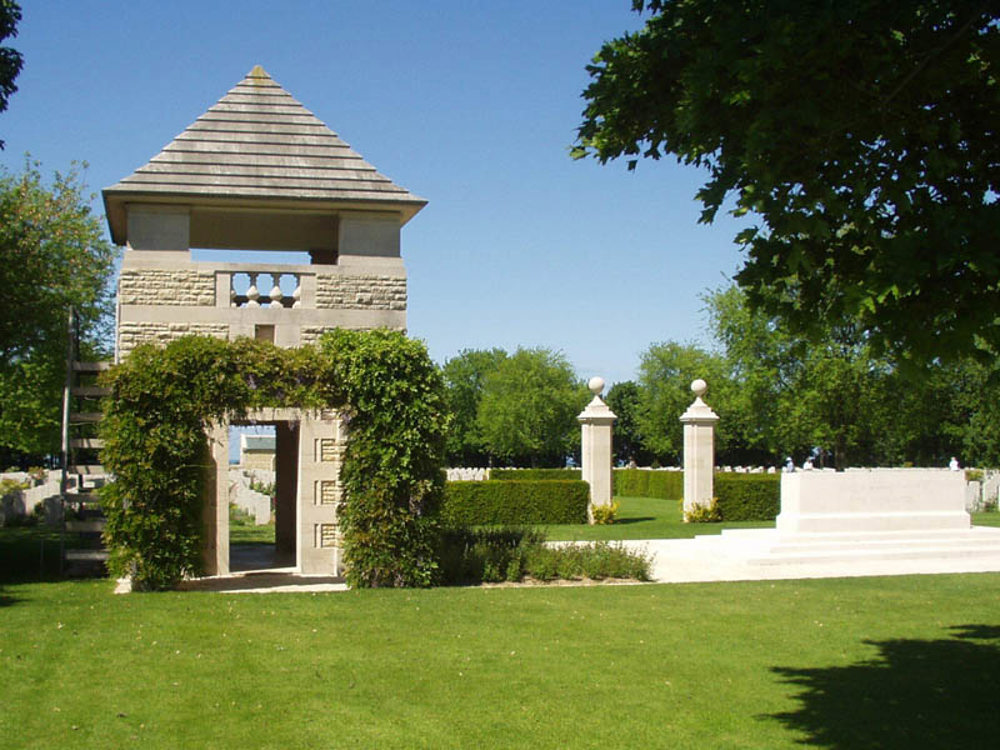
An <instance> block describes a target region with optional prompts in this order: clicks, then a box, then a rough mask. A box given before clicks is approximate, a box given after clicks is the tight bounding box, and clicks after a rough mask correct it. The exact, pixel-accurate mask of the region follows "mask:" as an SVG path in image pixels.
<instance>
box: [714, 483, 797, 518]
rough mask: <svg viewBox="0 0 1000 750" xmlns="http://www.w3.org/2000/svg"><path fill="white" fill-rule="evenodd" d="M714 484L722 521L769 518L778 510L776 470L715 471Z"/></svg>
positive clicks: (779, 493)
mask: <svg viewBox="0 0 1000 750" xmlns="http://www.w3.org/2000/svg"><path fill="white" fill-rule="evenodd" d="M714 485H715V497H716V507H717V508H718V510H719V512H720V513H721V514H722V520H723V521H773V520H774V519H775V517H776V516H777V515H778V512H779V511H780V510H781V475H780V474H733V473H730V472H726V473H724V474H720V473H716V475H715V480H714Z"/></svg>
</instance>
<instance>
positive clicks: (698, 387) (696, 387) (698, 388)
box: [691, 378, 708, 398]
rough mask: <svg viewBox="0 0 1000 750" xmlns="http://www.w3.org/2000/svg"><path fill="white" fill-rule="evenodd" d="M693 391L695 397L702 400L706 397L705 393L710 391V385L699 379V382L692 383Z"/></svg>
mask: <svg viewBox="0 0 1000 750" xmlns="http://www.w3.org/2000/svg"><path fill="white" fill-rule="evenodd" d="M691 390H692V391H693V392H694V395H695V396H697V397H698V398H701V397H702V396H704V395H705V392H706V391H707V390H708V383H706V382H705V381H704V380H702V379H701V378H698V379H697V380H695V381H693V382H692V383H691Z"/></svg>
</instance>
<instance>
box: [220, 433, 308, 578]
mask: <svg viewBox="0 0 1000 750" xmlns="http://www.w3.org/2000/svg"><path fill="white" fill-rule="evenodd" d="M298 429H299V426H298V422H294V421H274V422H248V423H236V424H232V425H230V428H229V569H230V571H232V572H234V573H235V572H244V573H245V572H248V571H265V570H267V571H273V570H282V569H287V568H292V567H294V566H295V560H296V533H295V527H296V498H297V495H298V472H297V467H298V453H299V449H298Z"/></svg>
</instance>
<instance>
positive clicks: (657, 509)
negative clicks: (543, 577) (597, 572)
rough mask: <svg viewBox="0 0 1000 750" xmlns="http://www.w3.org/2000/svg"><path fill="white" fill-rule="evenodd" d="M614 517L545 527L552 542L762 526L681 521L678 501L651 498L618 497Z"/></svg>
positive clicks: (672, 536)
mask: <svg viewBox="0 0 1000 750" xmlns="http://www.w3.org/2000/svg"><path fill="white" fill-rule="evenodd" d="M615 500H617V501H618V503H619V505H620V508H619V511H618V520H617V521H616V522H615V523H613V524H611V525H608V526H586V525H574V524H564V525H557V526H546V527H544V528H545V532H546V534H547V536H548V538H549V539H550V540H552V541H590V540H607V541H615V540H618V539H690V538H692V537H694V536H697V535H700V534H718V533H721V532H722V530H723V529H766V528H769V527H773V526H774V523H773V522H770V523H769V522H761V523H684V517H683V513H682V511H681V505H680V502H678V501H677V500H661V499H659V498H655V497H618V498H615Z"/></svg>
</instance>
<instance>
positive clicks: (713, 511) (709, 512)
mask: <svg viewBox="0 0 1000 750" xmlns="http://www.w3.org/2000/svg"><path fill="white" fill-rule="evenodd" d="M721 520H722V513H721V512H719V499H718V498H715V497H713V498H712V503H711V505H696V506H694V510H689V511H688V510H686V511H684V523H719V522H720V521H721Z"/></svg>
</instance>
